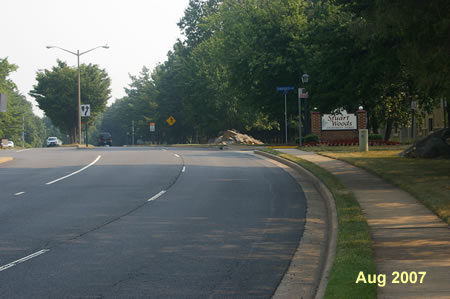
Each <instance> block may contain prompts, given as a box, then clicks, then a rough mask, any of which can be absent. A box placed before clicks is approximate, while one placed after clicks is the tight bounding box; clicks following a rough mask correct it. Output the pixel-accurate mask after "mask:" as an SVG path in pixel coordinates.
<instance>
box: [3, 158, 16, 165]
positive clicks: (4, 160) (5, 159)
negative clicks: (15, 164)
mask: <svg viewBox="0 0 450 299" xmlns="http://www.w3.org/2000/svg"><path fill="white" fill-rule="evenodd" d="M12 160H14V158H12V157H0V164H2V163H6V162H9V161H12Z"/></svg>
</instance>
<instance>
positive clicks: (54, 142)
mask: <svg viewBox="0 0 450 299" xmlns="http://www.w3.org/2000/svg"><path fill="white" fill-rule="evenodd" d="M62 144H63V143H62V141H61V140H59V139H58V137H48V138H47V147H50V146H61V145H62Z"/></svg>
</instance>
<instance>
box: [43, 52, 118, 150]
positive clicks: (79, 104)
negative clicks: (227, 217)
mask: <svg viewBox="0 0 450 299" xmlns="http://www.w3.org/2000/svg"><path fill="white" fill-rule="evenodd" d="M51 48H58V49H60V50H63V51H65V52H67V53H70V54H73V55H75V56H77V68H78V141H79V143H81V84H80V56H81V55H83V54H86V53H88V52H91V51H94V50H95V49H98V48H104V49H109V46H108V45H104V46H98V47H95V48H92V49H90V50H87V51H84V52H81V53H80V50H77V52H76V53H75V52H72V51H69V50H66V49H64V48H61V47H58V46H47V49H51Z"/></svg>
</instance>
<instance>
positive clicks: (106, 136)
mask: <svg viewBox="0 0 450 299" xmlns="http://www.w3.org/2000/svg"><path fill="white" fill-rule="evenodd" d="M98 145H99V146H105V145H109V146H112V136H111V134H110V133H108V132H103V133H100V135H99V136H98Z"/></svg>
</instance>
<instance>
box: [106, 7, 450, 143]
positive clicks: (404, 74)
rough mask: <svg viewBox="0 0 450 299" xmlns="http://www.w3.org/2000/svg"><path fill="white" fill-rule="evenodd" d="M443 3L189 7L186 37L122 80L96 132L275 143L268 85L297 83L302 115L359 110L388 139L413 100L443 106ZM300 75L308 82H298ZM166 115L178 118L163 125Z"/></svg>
mask: <svg viewBox="0 0 450 299" xmlns="http://www.w3.org/2000/svg"><path fill="white" fill-rule="evenodd" d="M449 5H450V4H449V2H448V1H446V0H436V1H431V2H424V1H407V0H394V1H387V0H377V1H372V0H366V1H356V0H353V1H352V0H336V1H318V0H316V1H311V0H309V1H306V0H270V1H269V0H245V1H234V0H229V1H228V0H224V1H218V0H191V1H190V2H189V6H188V7H187V9H186V10H185V15H184V16H183V18H182V19H181V20H180V22H179V23H178V26H179V28H180V30H181V32H182V34H183V36H184V39H183V40H179V41H177V42H176V43H175V45H174V46H173V49H172V50H171V51H170V52H169V53H168V58H167V60H166V61H165V62H163V63H162V64H160V65H159V66H158V67H156V68H155V69H154V70H149V69H148V68H146V67H144V68H143V69H142V71H141V73H140V74H139V75H137V76H132V77H131V81H132V82H131V84H130V86H129V87H128V88H126V94H127V95H126V96H125V97H124V98H122V99H119V100H118V101H117V102H116V103H115V104H113V105H112V106H111V107H110V108H108V109H107V111H106V112H105V114H104V118H103V122H102V124H103V126H104V128H105V129H107V130H109V131H111V132H114V135H117V136H121V137H119V138H121V140H120V142H121V143H126V142H130V141H129V140H128V139H127V136H129V135H127V133H128V134H130V133H131V122H132V120H134V122H135V124H136V126H137V130H138V132H139V134H138V135H139V136H142V138H143V139H144V140H157V141H167V142H178V143H184V142H199V141H207V140H209V139H212V138H214V137H216V136H217V135H218V134H219V133H220V132H221V131H223V130H226V129H232V128H234V129H237V130H240V131H244V132H247V133H250V134H252V135H254V136H255V137H258V138H261V139H263V140H265V141H272V142H273V141H281V140H282V139H281V138H282V137H281V136H282V133H281V132H282V129H281V128H283V125H284V105H283V96H282V95H281V94H278V93H277V92H276V90H275V89H276V87H277V86H296V87H306V88H307V90H308V92H309V94H310V99H309V100H308V102H309V107H310V109H314V108H317V109H318V110H320V111H323V112H329V111H332V110H334V109H336V108H341V107H343V108H345V109H347V110H348V111H355V110H356V109H357V108H358V107H359V106H360V105H362V106H363V107H364V109H365V110H367V111H368V115H369V127H370V129H371V130H372V131H374V132H378V131H379V130H380V128H384V127H387V129H388V130H387V131H386V136H385V138H386V139H389V138H390V136H389V133H390V128H392V127H393V126H394V125H398V126H408V125H409V124H410V123H411V109H410V107H411V102H412V101H416V102H417V104H418V106H419V107H420V108H421V109H422V111H423V112H430V111H431V110H432V109H433V107H436V106H437V105H439V103H440V100H441V99H448V98H449V84H448V82H450V81H449V79H450V78H449V76H450V75H449V64H450V59H449V55H448V53H450V41H449V38H450V34H449V28H450V26H448V24H449V20H450V7H449ZM303 73H308V74H309V75H310V78H311V79H310V83H308V85H303V84H302V83H301V82H300V78H301V76H302V74H303ZM296 97H297V96H296V94H295V93H292V94H290V95H289V98H288V109H287V110H288V114H289V115H288V118H289V130H290V131H291V133H294V132H295V130H297V128H298V121H299V119H298V112H297V101H296ZM448 109H450V108H447V114H448ZM304 114H305V111H303V115H304ZM169 116H173V117H174V118H175V119H176V120H177V122H176V123H175V125H173V126H172V127H171V126H169V125H168V124H167V123H166V119H167V118H168V117H169ZM420 117H421V116H420V115H419V119H420ZM302 121H304V120H302ZM149 122H155V123H156V126H157V132H156V133H151V132H149V129H148V123H149ZM306 133H307V132H306ZM290 135H291V136H296V135H297V134H290Z"/></svg>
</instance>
